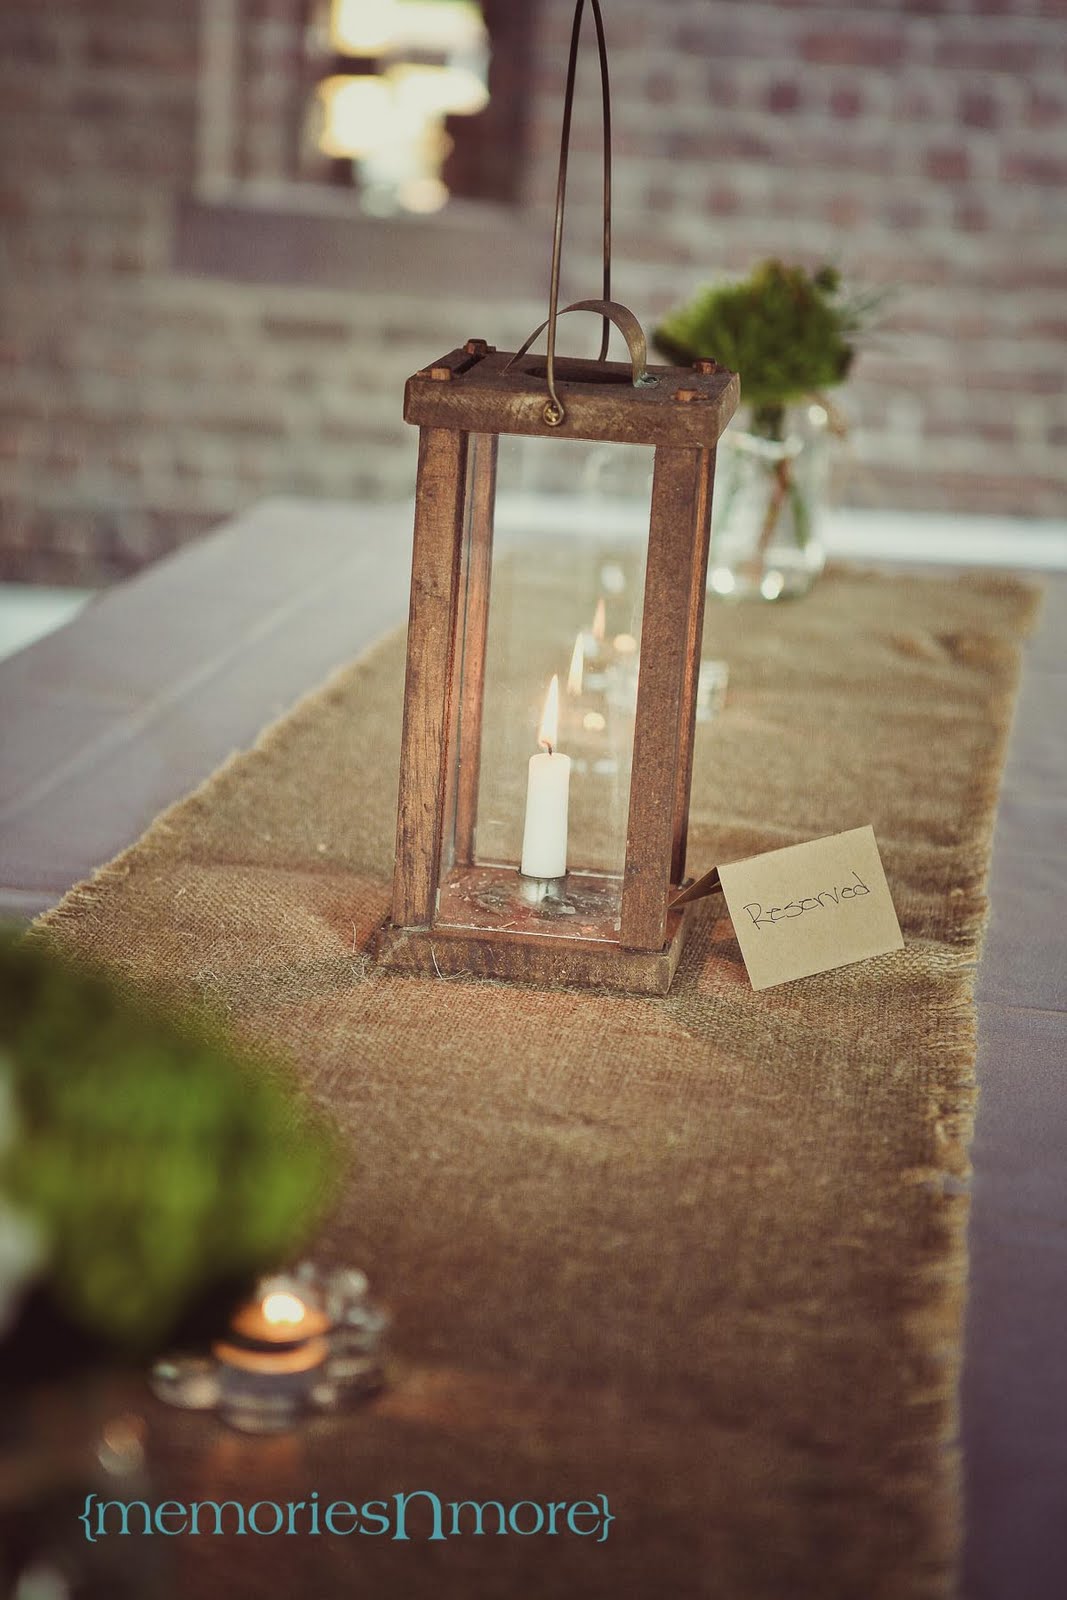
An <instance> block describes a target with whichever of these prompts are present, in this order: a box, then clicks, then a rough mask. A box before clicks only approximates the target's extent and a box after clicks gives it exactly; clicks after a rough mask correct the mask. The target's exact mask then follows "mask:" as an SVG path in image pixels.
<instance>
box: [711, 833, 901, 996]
mask: <svg viewBox="0 0 1067 1600" xmlns="http://www.w3.org/2000/svg"><path fill="white" fill-rule="evenodd" d="M719 880H720V882H721V884H722V890H723V894H724V895H725V896H726V904H727V906H728V907H729V911H730V917H731V919H732V921H733V925H734V932H735V933H736V935H737V942H738V944H739V945H740V946H741V954H742V955H743V956H744V958H745V966H746V967H747V969H748V975H749V978H750V979H751V982H752V987H753V989H771V988H773V987H774V985H775V984H776V983H790V982H792V980H793V979H794V978H808V977H810V976H811V975H812V973H815V972H829V971H831V969H832V968H834V967H847V966H849V965H850V964H851V963H852V962H853V961H866V960H867V958H868V957H869V956H880V955H884V954H885V952H886V951H887V950H902V949H903V948H904V940H903V939H902V938H901V935H900V924H899V922H898V921H897V914H896V912H895V910H894V909H893V901H892V899H891V897H890V894H889V885H888V884H887V883H886V881H885V872H884V871H883V869H882V861H881V857H880V856H879V854H878V846H877V844H876V843H875V840H874V829H873V828H853V829H852V830H851V832H849V833H835V834H833V835H832V837H831V838H829V839H813V840H812V841H811V842H810V844H791V845H787V846H786V848H785V849H784V850H769V851H768V852H767V854H766V855H762V856H752V857H750V859H749V860H748V861H734V862H732V863H731V864H730V865H729V866H726V867H720V868H719Z"/></svg>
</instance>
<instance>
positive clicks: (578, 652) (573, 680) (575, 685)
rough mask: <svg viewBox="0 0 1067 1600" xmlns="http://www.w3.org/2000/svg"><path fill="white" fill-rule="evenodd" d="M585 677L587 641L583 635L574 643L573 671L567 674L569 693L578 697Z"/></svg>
mask: <svg viewBox="0 0 1067 1600" xmlns="http://www.w3.org/2000/svg"><path fill="white" fill-rule="evenodd" d="M584 677H585V641H584V640H583V638H582V636H581V634H579V635H578V637H577V639H575V641H574V653H573V654H572V656H571V669H570V671H569V672H568V674H567V693H568V694H574V695H578V694H581V692H582V682H583V680H584Z"/></svg>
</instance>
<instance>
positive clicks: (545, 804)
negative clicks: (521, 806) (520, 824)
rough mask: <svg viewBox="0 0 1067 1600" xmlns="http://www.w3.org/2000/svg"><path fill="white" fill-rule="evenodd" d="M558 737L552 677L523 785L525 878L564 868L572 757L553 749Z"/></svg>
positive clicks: (556, 691) (555, 873)
mask: <svg viewBox="0 0 1067 1600" xmlns="http://www.w3.org/2000/svg"><path fill="white" fill-rule="evenodd" d="M558 737H559V678H558V677H556V676H553V679H552V682H551V683H550V684H549V686H548V694H547V695H546V697H545V709H544V714H543V716H542V718H541V726H540V729H539V731H538V735H537V742H538V744H539V745H540V746H541V750H540V752H539V753H538V754H537V755H533V756H531V757H530V766H529V776H528V778H527V784H526V825H525V827H524V829H523V835H522V862H521V865H520V868H519V870H520V872H521V873H522V874H523V876H524V877H526V878H541V879H544V878H562V877H564V876H565V875H566V871H567V808H568V803H569V799H570V784H571V758H570V756H565V755H562V754H561V753H560V751H559V750H557V749H556V741H557V739H558Z"/></svg>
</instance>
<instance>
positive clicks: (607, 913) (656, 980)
mask: <svg viewBox="0 0 1067 1600" xmlns="http://www.w3.org/2000/svg"><path fill="white" fill-rule="evenodd" d="M558 883H559V885H562V888H557V892H556V893H555V894H554V895H552V896H551V897H550V898H548V899H547V900H542V901H540V902H536V901H535V902H531V900H530V899H528V898H526V897H525V896H524V894H523V884H522V882H521V880H520V876H519V874H518V873H517V872H516V871H515V869H514V868H513V867H510V868H509V867H497V866H477V867H468V868H459V869H457V870H456V871H455V872H453V873H452V874H450V876H449V879H448V881H447V883H446V884H445V885H443V886H442V890H441V898H440V905H439V910H438V917H437V920H436V922H435V923H434V926H433V927H432V928H401V927H397V926H395V925H394V924H393V923H387V924H386V925H385V927H383V928H382V929H380V930H379V932H378V934H377V935H376V937H375V941H374V945H373V950H372V953H373V956H374V959H375V960H376V961H378V962H379V964H380V965H381V966H383V967H392V968H394V969H396V970H398V971H402V972H414V973H422V974H423V975H425V976H428V977H461V976H467V977H472V978H502V979H510V980H512V981H515V982H519V983H538V984H559V985H563V984H572V985H575V986H577V987H579V988H586V989H612V990H616V991H618V992H621V993H623V994H649V995H657V994H658V995H663V994H666V993H667V992H668V990H669V989H670V986H671V981H672V979H673V977H674V974H675V972H676V971H677V969H678V962H679V960H680V959H681V954H682V949H683V947H684V945H685V938H686V933H687V931H688V914H689V911H690V907H689V906H683V907H679V908H678V909H677V910H672V911H670V912H668V915H667V940H666V943H665V944H664V946H663V948H662V949H660V950H628V949H625V948H624V947H623V946H622V945H620V944H619V942H618V937H619V936H618V913H619V892H620V884H619V880H618V879H612V878H603V877H598V876H597V875H595V874H590V873H570V874H568V876H567V877H566V878H565V879H561V880H558Z"/></svg>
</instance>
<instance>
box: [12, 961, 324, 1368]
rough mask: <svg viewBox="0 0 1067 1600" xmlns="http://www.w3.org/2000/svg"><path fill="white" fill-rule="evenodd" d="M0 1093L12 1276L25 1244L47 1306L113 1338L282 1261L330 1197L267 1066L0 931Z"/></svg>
mask: <svg viewBox="0 0 1067 1600" xmlns="http://www.w3.org/2000/svg"><path fill="white" fill-rule="evenodd" d="M0 1087H2V1088H3V1091H4V1093H3V1099H4V1107H0V1109H6V1124H7V1126H6V1132H4V1133H3V1135H2V1136H0V1227H2V1223H3V1218H4V1217H6V1218H7V1221H8V1229H7V1236H8V1238H9V1241H14V1244H16V1245H20V1246H21V1249H22V1254H21V1256H20V1257H19V1260H20V1263H21V1267H22V1269H23V1271H24V1272H25V1269H26V1267H27V1263H28V1260H29V1259H30V1258H29V1257H28V1256H27V1254H26V1246H27V1243H28V1241H29V1240H32V1241H33V1242H34V1250H33V1251H32V1252H31V1255H35V1256H36V1271H37V1274H38V1278H39V1285H40V1286H41V1287H43V1288H44V1290H45V1292H46V1294H47V1296H48V1297H49V1298H50V1300H51V1301H52V1303H53V1304H54V1305H55V1306H56V1307H57V1308H58V1309H59V1311H60V1312H61V1314H62V1316H63V1317H64V1318H65V1319H66V1320H67V1321H68V1322H69V1323H71V1324H73V1325H74V1326H75V1327H76V1328H78V1329H80V1330H82V1331H83V1332H84V1333H86V1334H87V1335H89V1336H90V1337H91V1338H94V1339H96V1340H102V1341H104V1342H105V1343H106V1344H108V1345H111V1346H113V1347H118V1348H119V1349H126V1350H129V1351H133V1352H137V1351H144V1350H147V1349H149V1348H150V1347H152V1346H153V1345H157V1344H158V1343H159V1341H160V1340H162V1339H163V1338H164V1337H165V1336H166V1335H167V1334H169V1333H170V1332H171V1330H172V1329H173V1327H174V1326H175V1324H176V1323H177V1322H178V1321H179V1320H180V1319H181V1318H182V1316H183V1314H184V1313H186V1312H187V1311H188V1310H189V1309H190V1307H191V1305H192V1304H194V1303H195V1302H196V1300H197V1298H198V1297H200V1296H203V1295H205V1294H207V1293H208V1292H210V1291H212V1290H213V1289H217V1288H219V1287H220V1286H224V1285H230V1286H233V1285H235V1284H238V1283H241V1282H243V1281H244V1280H245V1279H247V1278H249V1277H251V1276H253V1275H255V1274H256V1273H259V1272H261V1271H264V1270H267V1269H269V1268H271V1267H273V1266H275V1265H277V1264H278V1263H279V1262H281V1261H283V1260H285V1259H286V1258H288V1257H289V1256H290V1255H291V1254H292V1253H293V1252H294V1251H295V1250H296V1249H298V1248H299V1247H300V1245H301V1244H302V1243H303V1242H304V1241H305V1240H306V1239H307V1237H308V1235H309V1233H310V1232H311V1231H312V1230H313V1229H314V1227H315V1226H316V1225H317V1224H318V1223H319V1222H320V1220H321V1219H322V1216H323V1214H324V1212H325V1210H326V1208H327V1207H328V1206H329V1205H330V1203H331V1201H332V1198H333V1195H334V1192H335V1186H336V1181H337V1176H338V1172H339V1150H338V1147H337V1144H336V1142H335V1139H334V1137H333V1135H332V1134H331V1133H330V1131H329V1130H328V1128H327V1127H326V1125H325V1123H324V1121H323V1119H322V1117H321V1116H320V1115H319V1114H317V1113H316V1112H315V1111H313V1110H312V1108H311V1106H310V1105H309V1104H308V1102H307V1101H306V1100H305V1098H304V1097H303V1096H302V1095H301V1094H300V1093H298V1091H297V1089H296V1087H295V1085H294V1084H293V1083H292V1082H290V1081H289V1080H288V1078H287V1077H286V1075H285V1073H284V1071H283V1069H282V1068H281V1067H280V1066H279V1065H278V1064H277V1063H276V1062H270V1061H266V1060H261V1059H258V1058H256V1057H255V1056H254V1055H253V1054H252V1053H251V1052H250V1051H247V1050H243V1049H241V1048H238V1047H237V1046H235V1045H234V1044H233V1043H232V1042H230V1041H228V1040H226V1039H225V1038H223V1037H222V1035H221V1034H219V1033H215V1032H212V1031H210V1030H209V1029H208V1028H207V1027H206V1026H205V1025H203V1024H202V1023H200V1022H197V1023H195V1024H194V1023H192V1022H191V1021H189V1020H186V1019H182V1018H180V1017H176V1016H174V1015H171V1014H168V1013H166V1012H164V1011H162V1010H160V1009H158V1008H156V1007H154V1006H152V1005H149V1004H148V1003H147V1002H144V1001H142V1000H141V999H139V998H136V997H133V996H131V995H127V994H124V993H122V992H120V991H119V990H117V989H116V987H115V986H114V984H113V983H111V982H108V981H105V980H104V979H103V978H101V977H99V976H93V975H91V974H89V973H87V972H85V971H83V970H80V969H77V968H74V967H72V966H69V965H68V964H66V963H65V962H63V961H60V960H58V959H57V958H56V957H55V956H54V955H52V954H50V953H49V952H48V951H47V950H46V949H44V948H43V947H41V946H40V945H38V944H37V943H35V942H26V941H20V942H16V941H15V940H14V939H13V938H11V937H10V936H3V937H0ZM12 1248H13V1246H12ZM8 1256H9V1259H14V1258H13V1257H12V1254H11V1249H9V1251H8ZM3 1260H4V1254H3V1251H2V1250H0V1270H2V1266H3ZM9 1287H10V1286H9ZM2 1289H3V1284H0V1291H2ZM9 1298H11V1296H9ZM0 1299H2V1294H0Z"/></svg>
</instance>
